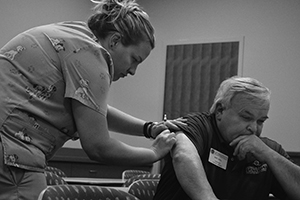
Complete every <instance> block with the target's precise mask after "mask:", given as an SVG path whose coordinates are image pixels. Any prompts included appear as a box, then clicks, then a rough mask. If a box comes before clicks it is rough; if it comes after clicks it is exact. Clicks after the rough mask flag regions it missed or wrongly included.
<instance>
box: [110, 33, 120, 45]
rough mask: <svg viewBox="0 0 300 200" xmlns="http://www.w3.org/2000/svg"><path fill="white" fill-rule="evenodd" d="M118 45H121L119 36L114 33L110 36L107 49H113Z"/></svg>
mask: <svg viewBox="0 0 300 200" xmlns="http://www.w3.org/2000/svg"><path fill="white" fill-rule="evenodd" d="M119 43H121V34H120V33H118V32H116V33H114V34H112V35H111V36H110V40H109V47H110V48H111V49H114V48H116V46H118V44H119Z"/></svg>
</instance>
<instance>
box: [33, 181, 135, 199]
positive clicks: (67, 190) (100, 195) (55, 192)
mask: <svg viewBox="0 0 300 200" xmlns="http://www.w3.org/2000/svg"><path fill="white" fill-rule="evenodd" d="M58 199H60V200H61V199H64V200H99V199H109V200H139V199H138V198H137V197H135V196H133V195H131V194H129V193H127V192H125V191H122V190H118V189H115V188H109V187H100V186H88V185H52V186H48V187H47V188H46V189H44V190H43V191H42V192H41V193H40V195H39V197H38V200H58Z"/></svg>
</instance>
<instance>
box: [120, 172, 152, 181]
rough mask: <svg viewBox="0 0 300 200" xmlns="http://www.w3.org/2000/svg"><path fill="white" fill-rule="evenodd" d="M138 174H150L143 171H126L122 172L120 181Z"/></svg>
mask: <svg viewBox="0 0 300 200" xmlns="http://www.w3.org/2000/svg"><path fill="white" fill-rule="evenodd" d="M139 174H150V172H148V171H143V170H135V169H127V170H125V171H123V172H122V179H123V180H127V179H129V178H131V177H133V176H135V175H139Z"/></svg>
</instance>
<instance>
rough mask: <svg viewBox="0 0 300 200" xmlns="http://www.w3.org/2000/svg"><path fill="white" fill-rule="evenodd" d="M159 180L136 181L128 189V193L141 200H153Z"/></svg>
mask: <svg viewBox="0 0 300 200" xmlns="http://www.w3.org/2000/svg"><path fill="white" fill-rule="evenodd" d="M158 183H159V180H157V179H152V180H150V179H141V180H137V181H134V182H133V183H132V184H131V185H130V186H129V189H128V193H129V194H132V195H134V196H136V197H137V198H139V199H140V200H152V199H153V197H154V195H155V192H156V188H157V185H158Z"/></svg>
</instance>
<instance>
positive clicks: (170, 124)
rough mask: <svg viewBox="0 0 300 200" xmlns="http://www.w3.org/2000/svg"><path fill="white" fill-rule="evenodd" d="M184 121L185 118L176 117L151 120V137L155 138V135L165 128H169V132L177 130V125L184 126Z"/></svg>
mask: <svg viewBox="0 0 300 200" xmlns="http://www.w3.org/2000/svg"><path fill="white" fill-rule="evenodd" d="M186 121H187V120H186V119H183V118H177V119H173V120H166V121H161V122H153V123H154V125H153V126H152V127H151V137H152V138H156V137H157V135H159V134H161V132H162V131H164V130H166V129H169V130H170V131H171V132H175V131H179V130H180V128H179V127H178V126H177V125H182V126H186V123H185V122H186Z"/></svg>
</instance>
